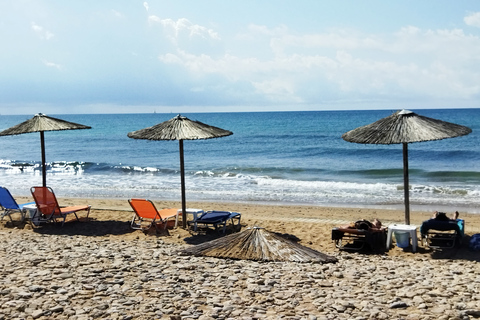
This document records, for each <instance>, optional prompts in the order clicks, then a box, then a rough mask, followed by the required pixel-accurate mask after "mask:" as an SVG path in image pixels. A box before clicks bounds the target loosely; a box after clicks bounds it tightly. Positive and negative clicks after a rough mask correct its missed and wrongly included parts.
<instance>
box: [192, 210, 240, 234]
mask: <svg viewBox="0 0 480 320" xmlns="http://www.w3.org/2000/svg"><path fill="white" fill-rule="evenodd" d="M241 217H242V215H241V213H238V212H231V211H215V210H211V211H206V212H205V213H203V214H202V215H201V216H200V217H199V218H197V219H196V220H194V221H193V225H194V227H193V230H194V231H197V228H198V225H205V226H208V225H213V226H214V227H215V230H216V231H218V230H219V228H221V230H222V233H223V234H225V231H226V229H227V222H228V221H231V223H232V227H233V229H236V228H237V229H239V230H240V219H241ZM235 221H237V223H236V224H235Z"/></svg>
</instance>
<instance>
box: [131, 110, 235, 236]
mask: <svg viewBox="0 0 480 320" xmlns="http://www.w3.org/2000/svg"><path fill="white" fill-rule="evenodd" d="M232 134H233V132H231V131H228V130H224V129H220V128H217V127H213V126H210V125H207V124H205V123H202V122H200V121H193V120H190V119H188V118H187V117H184V116H181V115H178V116H176V117H174V118H172V119H170V120H168V121H165V122H162V123H159V124H157V125H154V126H152V127H149V128H145V129H141V130H137V131H133V132H130V133H128V137H129V138H133V139H146V140H178V141H179V146H180V179H181V188H182V221H183V227H184V228H186V226H187V216H186V215H187V213H186V200H185V168H184V158H183V140H198V139H212V138H220V137H226V136H229V135H232Z"/></svg>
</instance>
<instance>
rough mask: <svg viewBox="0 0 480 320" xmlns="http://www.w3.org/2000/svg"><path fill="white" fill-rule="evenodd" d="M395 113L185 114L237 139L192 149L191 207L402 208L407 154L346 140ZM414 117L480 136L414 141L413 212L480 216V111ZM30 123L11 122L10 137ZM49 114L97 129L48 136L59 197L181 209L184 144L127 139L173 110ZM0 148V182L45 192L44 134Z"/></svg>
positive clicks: (1, 124) (0, 123) (7, 123)
mask: <svg viewBox="0 0 480 320" xmlns="http://www.w3.org/2000/svg"><path fill="white" fill-rule="evenodd" d="M395 111H396V110H362V111H285V112H238V113H186V114H182V115H184V116H186V117H187V118H189V119H191V120H198V121H201V122H204V123H206V124H209V125H212V126H217V127H220V128H222V129H226V130H230V131H232V132H233V135H232V136H228V137H223V138H217V139H209V140H191V141H189V140H186V141H184V149H185V174H186V198H187V206H188V201H209V202H216V201H221V202H247V203H259V204H292V205H312V206H336V207H342V206H343V207H369V208H392V209H402V208H403V160H402V145H363V144H355V143H349V142H346V141H344V140H343V139H342V138H341V136H342V134H343V133H345V132H347V131H349V130H352V129H355V128H357V127H359V126H363V125H366V124H369V123H372V122H374V121H376V120H379V119H381V118H384V117H386V116H389V115H391V114H392V113H394V112H395ZM412 111H414V112H416V113H418V114H420V115H423V116H427V117H432V118H436V119H439V120H444V121H449V122H453V123H457V124H461V125H465V126H468V127H470V128H471V129H472V130H473V132H472V133H471V134H469V135H467V136H464V137H457V138H452V139H445V140H440V141H430V142H419V143H411V144H409V167H410V203H411V208H412V210H432V211H433V210H445V211H449V212H451V211H453V210H460V211H463V212H470V213H480V209H478V208H479V204H480V197H479V194H480V165H479V164H478V161H477V159H478V158H479V148H478V146H479V143H478V139H479V136H478V133H477V132H478V129H479V127H480V120H479V119H480V117H479V115H480V109H425V110H412ZM32 116H33V115H32ZM32 116H26V115H21V116H19V115H16V116H13V115H1V116H0V130H4V129H7V128H9V127H11V126H13V125H16V124H18V123H20V122H22V121H25V120H27V119H29V118H31V117H32ZM50 116H53V117H57V118H61V119H64V120H68V121H72V122H76V123H80V124H84V125H88V126H91V127H92V129H88V130H71V131H58V132H45V144H46V161H47V163H48V168H47V185H48V186H50V187H52V188H53V189H54V191H55V193H56V194H57V196H59V197H79V198H125V199H128V198H134V197H141V198H149V199H152V200H156V201H161V200H176V201H180V175H179V146H178V141H147V140H135V139H130V138H128V137H127V133H128V132H131V131H135V130H139V129H143V128H146V127H149V126H152V125H155V124H158V123H160V122H163V121H166V120H169V119H171V118H173V117H174V116H176V114H175V113H169V114H165V113H151V114H66V115H50ZM0 146H1V147H2V149H1V150H2V151H1V154H0V178H1V179H2V183H1V185H2V186H4V187H7V188H8V189H9V190H10V191H11V192H12V194H14V195H16V196H29V195H30V191H29V190H30V187H32V186H38V185H41V183H42V179H41V165H40V164H41V160H40V159H41V153H40V138H39V134H38V133H29V134H22V135H17V136H3V137H0Z"/></svg>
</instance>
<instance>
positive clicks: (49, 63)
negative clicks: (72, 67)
mask: <svg viewBox="0 0 480 320" xmlns="http://www.w3.org/2000/svg"><path fill="white" fill-rule="evenodd" d="M42 62H43V64H44V65H46V66H47V67H49V68H56V69H58V70H62V66H61V65H59V64H57V63H54V62H51V61H47V60H43V61H42Z"/></svg>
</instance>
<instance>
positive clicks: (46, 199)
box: [30, 187, 61, 216]
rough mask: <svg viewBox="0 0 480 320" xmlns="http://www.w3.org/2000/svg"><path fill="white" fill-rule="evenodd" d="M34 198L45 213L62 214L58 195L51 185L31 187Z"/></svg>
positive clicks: (48, 214)
mask: <svg viewBox="0 0 480 320" xmlns="http://www.w3.org/2000/svg"><path fill="white" fill-rule="evenodd" d="M30 191H31V192H32V196H33V199H34V200H35V203H36V204H37V210H39V211H40V212H41V213H42V214H43V215H46V216H50V215H52V214H53V215H60V214H61V212H60V206H59V205H58V201H57V197H55V194H54V193H53V190H52V189H51V188H50V187H32V188H30Z"/></svg>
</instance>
